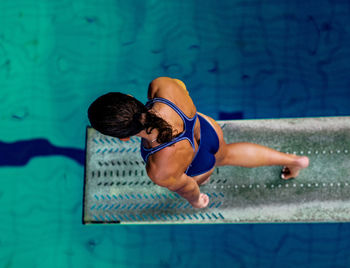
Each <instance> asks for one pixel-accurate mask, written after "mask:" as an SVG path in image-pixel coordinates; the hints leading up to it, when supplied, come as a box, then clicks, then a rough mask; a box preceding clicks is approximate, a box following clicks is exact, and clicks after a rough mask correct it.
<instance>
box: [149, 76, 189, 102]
mask: <svg viewBox="0 0 350 268" xmlns="http://www.w3.org/2000/svg"><path fill="white" fill-rule="evenodd" d="M184 93H185V94H186V95H189V94H188V91H187V88H186V85H185V83H184V82H182V81H181V80H179V79H176V78H170V77H157V78H156V79H153V80H152V81H151V83H150V84H149V86H148V94H147V97H148V99H153V98H156V97H160V98H169V97H171V96H174V95H175V94H176V95H179V94H184Z"/></svg>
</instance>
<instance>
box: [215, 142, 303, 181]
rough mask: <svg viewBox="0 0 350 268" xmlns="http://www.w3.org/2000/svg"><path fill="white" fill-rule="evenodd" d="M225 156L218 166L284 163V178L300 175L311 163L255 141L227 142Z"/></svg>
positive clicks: (252, 165)
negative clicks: (301, 170)
mask: <svg viewBox="0 0 350 268" xmlns="http://www.w3.org/2000/svg"><path fill="white" fill-rule="evenodd" d="M224 151H225V156H224V158H223V159H222V160H221V161H219V162H217V163H216V165H217V166H224V165H231V166H241V167H260V166H273V165H282V166H285V167H286V169H285V170H286V174H285V176H284V179H290V178H293V177H296V176H298V174H299V171H300V169H302V168H306V167H307V166H308V165H309V158H308V157H306V156H296V155H294V154H286V153H281V152H279V151H276V150H274V149H271V148H268V147H266V146H262V145H259V144H255V143H248V142H239V143H231V144H225V150H224Z"/></svg>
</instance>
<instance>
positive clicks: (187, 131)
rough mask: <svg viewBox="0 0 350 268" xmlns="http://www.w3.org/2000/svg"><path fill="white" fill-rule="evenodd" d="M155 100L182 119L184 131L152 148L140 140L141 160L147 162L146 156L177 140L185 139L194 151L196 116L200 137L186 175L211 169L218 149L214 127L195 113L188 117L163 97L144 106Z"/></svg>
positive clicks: (149, 104) (217, 139)
mask: <svg viewBox="0 0 350 268" xmlns="http://www.w3.org/2000/svg"><path fill="white" fill-rule="evenodd" d="M155 102H162V103H165V104H167V105H169V106H170V107H171V108H172V109H174V110H175V112H176V113H178V115H179V116H180V117H181V118H182V120H183V121H184V131H183V132H182V133H181V134H180V135H179V136H178V137H176V138H174V139H173V140H171V141H170V142H167V143H163V144H160V145H158V146H156V147H154V148H150V149H147V148H145V147H144V146H143V145H142V142H141V156H142V158H143V160H144V161H145V162H146V163H147V160H148V157H149V156H150V155H151V154H154V153H155V152H158V151H159V150H162V149H163V148H165V147H167V146H170V145H172V144H174V143H176V142H178V141H181V140H185V139H187V140H188V141H189V142H190V144H191V145H192V147H193V151H195V145H194V133H193V129H194V126H195V124H196V119H197V117H198V119H199V122H200V133H201V139H200V144H199V146H198V151H197V153H196V155H195V157H194V158H193V160H192V163H191V164H190V165H189V167H188V168H187V170H186V172H185V173H186V175H188V176H191V177H193V176H197V175H200V174H203V173H205V172H207V171H209V170H211V169H212V168H213V167H214V165H215V156H214V155H215V154H216V152H217V151H218V150H219V138H218V136H217V134H216V132H215V130H214V128H213V127H212V126H211V125H210V124H209V123H208V121H207V120H206V119H205V118H204V117H202V116H201V115H199V114H198V113H196V115H195V116H194V117H192V118H188V117H187V116H186V115H185V114H184V113H183V112H182V111H181V110H180V109H179V108H178V107H177V106H176V105H175V104H174V103H173V102H171V101H169V100H167V99H164V98H154V99H152V100H149V101H148V102H147V103H146V107H149V106H151V105H152V104H153V103H155Z"/></svg>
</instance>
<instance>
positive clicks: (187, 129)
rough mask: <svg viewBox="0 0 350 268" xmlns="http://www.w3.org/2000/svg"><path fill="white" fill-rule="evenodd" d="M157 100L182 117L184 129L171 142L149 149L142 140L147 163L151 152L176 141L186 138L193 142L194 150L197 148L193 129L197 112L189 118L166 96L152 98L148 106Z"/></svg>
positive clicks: (144, 157)
mask: <svg viewBox="0 0 350 268" xmlns="http://www.w3.org/2000/svg"><path fill="white" fill-rule="evenodd" d="M155 102H162V103H165V104H167V105H169V106H170V107H171V108H172V109H173V110H174V111H175V112H176V113H177V114H178V115H179V116H180V117H181V118H182V120H183V122H184V131H183V132H182V133H181V134H180V135H179V136H177V137H176V138H174V139H172V140H171V141H170V142H166V143H163V144H160V145H158V146H156V147H154V148H149V149H147V148H145V147H144V146H143V145H142V142H141V156H142V158H143V160H144V161H145V163H147V160H148V157H149V156H150V155H151V154H154V153H155V152H158V151H159V150H162V149H164V148H165V147H168V146H170V145H173V144H174V143H176V142H178V141H182V140H185V139H187V140H188V141H189V142H190V143H191V145H192V147H193V150H194V151H195V150H196V149H195V144H194V133H193V129H194V126H195V124H196V119H197V113H196V115H195V116H194V117H192V118H189V117H187V116H186V115H185V114H184V113H183V112H182V111H181V110H180V109H179V108H178V107H177V106H176V105H175V104H174V103H173V102H171V101H169V100H167V99H164V98H154V99H151V100H149V101H148V102H147V103H146V107H149V106H151V105H152V104H153V103H155Z"/></svg>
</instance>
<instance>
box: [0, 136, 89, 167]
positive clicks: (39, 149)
mask: <svg viewBox="0 0 350 268" xmlns="http://www.w3.org/2000/svg"><path fill="white" fill-rule="evenodd" d="M0 152H1V153H0V166H24V165H26V164H27V163H28V162H29V160H30V159H32V158H34V157H36V156H50V155H53V156H56V155H62V156H64V157H68V158H71V159H72V160H74V161H76V162H77V163H78V164H80V165H82V166H83V165H84V164H85V150H82V149H75V148H69V147H67V148H64V147H57V146H54V145H52V144H51V143H50V142H49V141H48V140H46V139H33V140H26V141H17V142H13V143H6V142H1V141H0Z"/></svg>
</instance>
